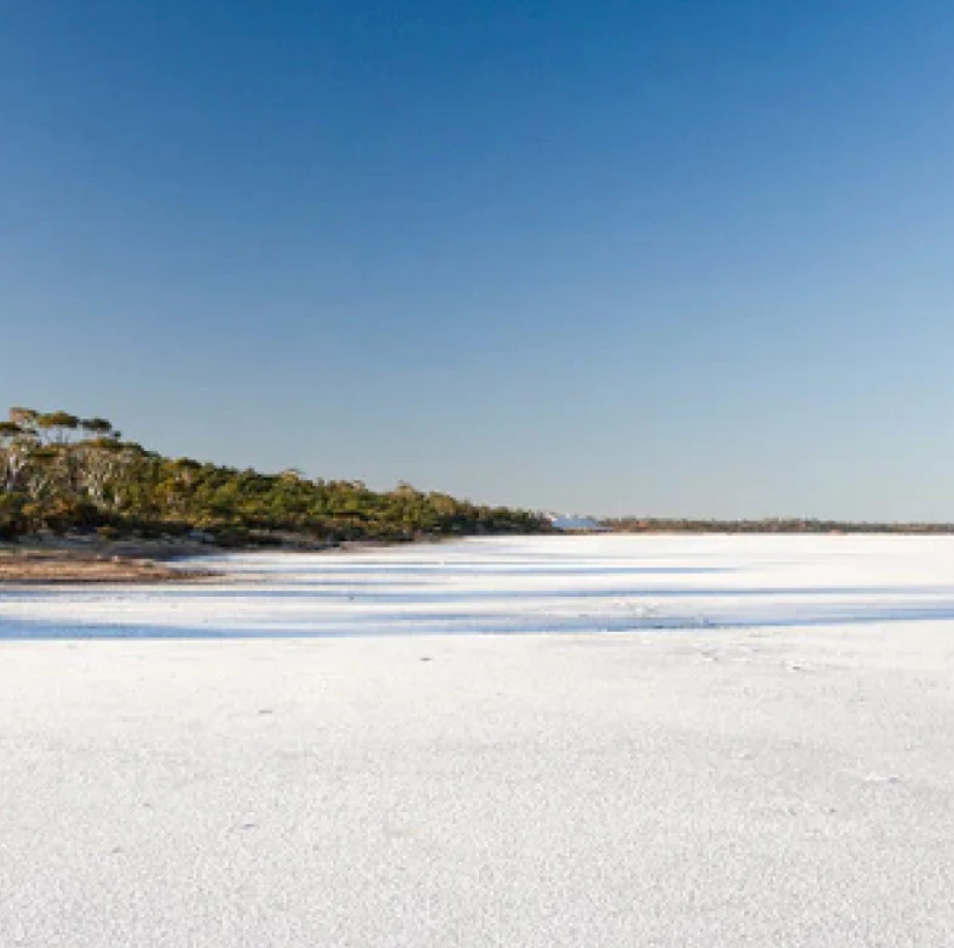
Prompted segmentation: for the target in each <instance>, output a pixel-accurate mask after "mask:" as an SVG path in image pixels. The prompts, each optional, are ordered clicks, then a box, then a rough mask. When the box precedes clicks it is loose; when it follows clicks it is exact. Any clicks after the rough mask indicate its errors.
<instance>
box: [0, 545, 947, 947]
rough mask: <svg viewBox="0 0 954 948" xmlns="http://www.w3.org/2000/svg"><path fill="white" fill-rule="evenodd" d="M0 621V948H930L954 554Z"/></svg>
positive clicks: (742, 549)
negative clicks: (319, 947)
mask: <svg viewBox="0 0 954 948" xmlns="http://www.w3.org/2000/svg"><path fill="white" fill-rule="evenodd" d="M219 565H220V567H221V568H222V569H223V570H226V571H228V572H229V573H230V574H233V575H238V577H239V578H237V579H234V578H233V579H229V580H228V581H225V580H223V582H222V583H220V584H219V583H216V584H213V585H210V586H186V585H183V586H182V587H163V588H161V589H155V588H150V589H131V588H129V589H119V588H115V589H105V590H104V589H96V590H89V589H85V590H66V589H57V590H54V591H43V590H38V589H32V590H20V591H18V590H5V591H4V592H2V593H0V945H2V946H7V945H11V946H12V945H29V946H43V948H47V946H69V948H84V946H97V948H100V946H102V948H106V946H115V945H136V946H147V948H151V946H178V945H188V946H227V948H231V946H272V945H274V946H294V948H299V946H301V948H304V946H314V945H328V946H355V948H358V946H361V948H364V946H371V948H379V946H380V948H384V946H388V948H391V946H402V948H403V946H407V948H427V946H435V948H437V946H457V945H460V946H465V945H466V946H474V948H477V946H489V945H499V946H508V948H510V946H528V948H537V946H540V948H543V946H583V945H586V946H592V945H601V946H602V945H606V946H624V945H625V946H631V945H651V946H656V945H659V946H680V948H683V946H742V945H746V946H747V945H752V946H767V945H772V946H775V945H783V946H789V945H791V946H832V948H836V946H837V948H851V946H865V948H869V946H879V948H880V946H930V948H940V946H946V945H951V944H954V899H952V897H951V894H950V893H951V892H952V891H954V830H952V829H951V827H950V820H951V815H952V813H954V540H951V539H948V538H902V537H870V538H857V537H841V536H832V537H811V538H792V537H780V538H779V537H632V538H623V537H606V538H542V539H527V538H520V539H508V540H496V539H494V540H491V539H486V540H475V541H469V542H465V543H461V544H448V545H440V546H432V547H424V546H414V547H405V548H394V549H388V550H384V551H376V552H373V553H358V554H345V555H339V554H335V555H327V556H317V555H313V556H287V555H281V556H276V555H258V556H241V557H230V558H225V559H224V560H222V561H221V562H220V564H219Z"/></svg>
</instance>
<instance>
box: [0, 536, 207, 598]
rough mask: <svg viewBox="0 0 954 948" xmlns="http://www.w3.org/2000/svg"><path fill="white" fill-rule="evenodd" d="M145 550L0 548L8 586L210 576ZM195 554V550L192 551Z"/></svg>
mask: <svg viewBox="0 0 954 948" xmlns="http://www.w3.org/2000/svg"><path fill="white" fill-rule="evenodd" d="M141 552H142V551H138V550H136V551H123V552H112V551H109V550H107V551H105V552H92V551H86V550H70V549H42V548H41V549H31V548H16V547H13V546H7V547H3V548H0V588H2V586H4V585H14V584H15V585H18V586H24V585H30V586H32V585H43V586H50V585H60V584H86V583H98V584H102V583H135V584H144V583H145V584H152V583H170V582H188V581H190V580H196V579H201V578H206V577H208V575H209V574H208V573H206V572H204V571H203V570H201V569H198V568H192V569H187V570H183V569H178V568H174V567H169V566H166V565H164V564H163V563H160V562H157V561H156V560H154V559H151V558H148V557H144V556H142V555H139V554H141ZM189 552H190V553H192V554H193V555H194V552H195V551H189Z"/></svg>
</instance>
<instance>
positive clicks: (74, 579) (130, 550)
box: [0, 536, 451, 590]
mask: <svg viewBox="0 0 954 948" xmlns="http://www.w3.org/2000/svg"><path fill="white" fill-rule="evenodd" d="M448 539H451V538H448V537H418V538H415V539H413V540H402V541H395V540H343V541H340V542H338V543H320V542H317V541H316V542H313V543H295V542H288V543H281V544H279V545H264V546H263V545H257V544H248V545H242V546H234V547H233V546H230V547H224V546H218V545H216V544H214V543H210V542H208V541H202V540H191V539H183V540H146V539H128V540H103V539H100V538H98V537H88V536H87V537H75V536H73V537H70V536H43V537H29V538H27V539H21V540H20V541H17V542H0V590H2V589H4V588H8V587H14V586H72V585H83V586H85V585H107V584H121V585H137V586H138V585H159V584H163V583H196V582H203V581H208V580H216V581H219V582H222V581H227V580H228V579H229V578H231V577H230V575H229V574H228V573H224V572H221V571H217V570H216V571H213V570H203V569H201V568H198V567H191V566H190V567H180V566H169V565H166V564H168V563H171V562H173V561H175V560H181V559H198V558H201V557H207V556H222V555H227V554H229V553H250V552H269V551H271V552H285V553H321V554H333V553H354V552H359V551H362V550H376V549H383V548H385V547H394V546H403V545H405V544H408V543H414V544H417V543H440V542H444V541H446V540H448Z"/></svg>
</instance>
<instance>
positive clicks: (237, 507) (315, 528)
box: [0, 408, 549, 543]
mask: <svg viewBox="0 0 954 948" xmlns="http://www.w3.org/2000/svg"><path fill="white" fill-rule="evenodd" d="M548 529H549V523H548V522H547V521H546V520H545V519H544V518H542V517H540V516H538V515H536V514H533V513H530V512H527V511H523V510H512V509H509V508H504V507H484V506H478V505H476V504H472V503H470V502H469V501H465V500H457V499H455V498H454V497H450V496H448V495H447V494H441V493H433V492H431V493H422V492H421V491H418V490H415V489H414V488H413V487H411V486H409V485H407V484H400V485H399V486H398V487H397V488H396V489H395V490H392V491H387V492H377V491H373V490H369V489H368V488H367V487H366V486H365V485H364V484H363V483H361V482H360V481H324V480H310V479H309V478H307V477H305V476H303V475H302V474H300V473H299V472H297V471H292V470H289V471H284V472H282V473H280V474H261V473H259V472H258V471H254V470H236V469H233V468H228V467H220V466H218V465H215V464H208V463H201V462H199V461H194V460H191V459H189V458H177V459H171V458H166V457H162V456H160V455H159V454H156V453H155V452H152V451H148V450H146V449H145V448H143V447H142V446H141V445H139V444H136V443H135V442H132V441H128V440H126V439H124V438H123V436H122V434H121V433H120V432H119V431H117V430H116V429H115V428H114V427H113V425H112V424H111V423H110V422H109V421H107V420H106V419H103V418H80V417H79V416H77V415H73V414H70V413H68V412H65V411H55V412H49V413H41V412H37V411H34V410H33V409H29V408H13V409H11V410H10V412H9V416H8V420H7V421H3V422H0V538H5V539H15V538H17V537H20V536H23V535H25V534H30V533H35V532H37V531H41V530H49V531H54V532H66V531H81V532H84V531H85V532H94V531H95V532H98V533H99V534H100V535H101V536H106V537H114V536H132V535H138V536H144V537H152V536H161V535H180V534H184V533H189V532H193V531H196V530H200V531H203V532H205V533H208V534H209V535H210V536H211V537H214V538H215V539H216V540H217V541H219V542H224V543H230V542H231V543H244V542H252V541H258V542H268V541H269V540H275V539H276V538H278V537H280V536H281V535H283V534H289V533H291V534H294V535H296V536H300V537H305V538H308V539H314V540H330V541H339V540H353V539H363V538H376V539H389V540H402V539H413V538H415V537H419V536H423V535H433V536H454V535H459V536H464V535H470V534H482V533H487V534H492V533H538V532H544V531H547V530H548Z"/></svg>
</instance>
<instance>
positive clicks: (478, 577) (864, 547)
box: [0, 536, 954, 638]
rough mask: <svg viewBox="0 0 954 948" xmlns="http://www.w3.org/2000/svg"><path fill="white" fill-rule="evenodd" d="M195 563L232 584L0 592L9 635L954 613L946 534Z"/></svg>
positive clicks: (521, 545) (536, 546)
mask: <svg viewBox="0 0 954 948" xmlns="http://www.w3.org/2000/svg"><path fill="white" fill-rule="evenodd" d="M197 564H198V565H200V566H203V567H206V568H212V569H216V570H221V571H222V572H223V574H225V575H227V576H229V580H228V582H227V583H225V582H223V583H222V584H217V585H183V586H176V585H170V586H162V587H125V588H122V587H119V588H104V587H86V588H85V589H76V590H69V591H64V590H62V589H53V590H52V591H49V590H48V591H39V590H37V589H29V588H27V589H22V590H21V591H15V590H11V591H4V592H2V593H0V637H2V638H17V637H25V638H44V637H63V636H66V637H74V636H92V637H113V636H119V637H129V636H159V637H165V636H169V637H177V636H186V637H194V636H216V637H221V636H268V635H294V636H304V635H315V636H355V635H362V636H368V635H371V636H380V635H391V634H428V633H439V634H475V633H520V632H523V633H565V632H574V633H586V632H596V633H605V632H630V631H639V630H652V629H656V630H662V629H704V628H741V627H756V626H758V627H768V626H773V627H797V626H812V625H819V624H851V623H857V624H860V625H864V624H868V623H872V622H897V621H903V620H909V621H925V620H940V619H954V538H948V537H940V538H909V537H827V536H826V537H738V536H734V537H728V536H717V537H686V536H670V537H579V538H570V537H549V538H520V539H482V540H469V541H465V542H463V543H456V544H440V545H415V546H406V547H392V548H386V549H383V550H376V551H363V552H356V553H350V554H349V553H341V554H339V553H334V554H289V553H279V554H267V553H266V554H251V555H236V556H222V557H216V558H211V559H203V560H199V561H197ZM187 565H188V564H187Z"/></svg>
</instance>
